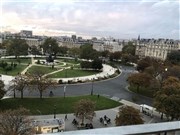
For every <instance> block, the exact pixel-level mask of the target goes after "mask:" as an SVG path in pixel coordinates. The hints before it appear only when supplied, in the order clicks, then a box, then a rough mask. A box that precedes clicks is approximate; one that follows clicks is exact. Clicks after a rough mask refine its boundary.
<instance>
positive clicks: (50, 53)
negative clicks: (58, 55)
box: [49, 45, 51, 55]
mask: <svg viewBox="0 0 180 135" xmlns="http://www.w3.org/2000/svg"><path fill="white" fill-rule="evenodd" d="M49 54H50V55H51V45H49Z"/></svg>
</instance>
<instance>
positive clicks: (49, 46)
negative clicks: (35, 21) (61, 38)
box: [41, 37, 59, 56]
mask: <svg viewBox="0 0 180 135" xmlns="http://www.w3.org/2000/svg"><path fill="white" fill-rule="evenodd" d="M41 47H42V48H43V50H44V53H49V54H54V56H56V54H57V53H58V51H59V47H58V43H57V41H56V39H54V38H51V37H50V38H47V39H45V41H44V43H43V44H42V46H41Z"/></svg>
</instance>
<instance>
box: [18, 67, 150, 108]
mask: <svg viewBox="0 0 180 135" xmlns="http://www.w3.org/2000/svg"><path fill="white" fill-rule="evenodd" d="M119 67H120V66H119ZM120 69H121V70H122V73H121V75H120V76H118V77H116V78H113V79H109V80H104V81H100V82H93V84H92V83H86V84H74V85H67V87H66V92H65V95H66V96H80V95H88V94H90V93H91V91H92V88H93V93H94V94H100V95H103V96H107V97H109V98H112V97H114V98H119V99H125V100H128V101H133V102H135V103H137V104H147V105H152V99H151V98H148V97H144V96H141V95H138V94H136V93H133V92H130V91H128V89H127V86H128V83H127V81H126V80H127V78H128V76H129V75H130V74H132V73H134V72H135V69H134V67H127V66H121V67H120ZM51 90H52V91H53V94H54V96H64V85H61V86H57V87H56V88H54V89H49V90H47V91H46V93H44V94H43V96H45V97H46V96H49V92H50V91H51ZM18 96H19V94H18ZM24 96H33V97H34V96H35V97H37V96H39V93H38V92H30V93H29V92H28V91H25V92H24ZM132 99H135V100H132Z"/></svg>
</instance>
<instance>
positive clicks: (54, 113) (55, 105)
mask: <svg viewBox="0 0 180 135" xmlns="http://www.w3.org/2000/svg"><path fill="white" fill-rule="evenodd" d="M55 118H56V105H54V119H55Z"/></svg>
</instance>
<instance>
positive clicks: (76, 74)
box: [49, 69, 99, 78]
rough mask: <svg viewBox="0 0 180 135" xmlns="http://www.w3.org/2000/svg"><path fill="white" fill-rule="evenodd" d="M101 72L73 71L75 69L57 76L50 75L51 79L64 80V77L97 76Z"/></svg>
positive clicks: (61, 72)
mask: <svg viewBox="0 0 180 135" xmlns="http://www.w3.org/2000/svg"><path fill="white" fill-rule="evenodd" d="M97 73H99V71H94V70H93V71H92V70H75V69H74V70H73V69H66V70H63V71H60V72H57V73H55V74H52V75H50V76H49V77H50V78H64V77H67V78H68V77H81V76H88V75H93V74H97Z"/></svg>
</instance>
